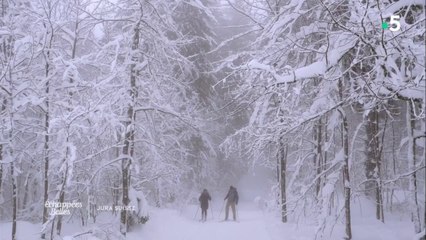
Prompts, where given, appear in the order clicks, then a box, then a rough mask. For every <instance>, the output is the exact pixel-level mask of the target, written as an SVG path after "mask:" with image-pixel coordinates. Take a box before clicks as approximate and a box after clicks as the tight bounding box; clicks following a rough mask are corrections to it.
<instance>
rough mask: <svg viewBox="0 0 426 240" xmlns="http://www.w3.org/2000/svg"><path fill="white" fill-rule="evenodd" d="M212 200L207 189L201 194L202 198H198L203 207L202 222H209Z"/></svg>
mask: <svg viewBox="0 0 426 240" xmlns="http://www.w3.org/2000/svg"><path fill="white" fill-rule="evenodd" d="M211 200H212V198H211V196H210V194H209V192H208V191H207V189H204V190H203V192H202V193H201V195H200V197H199V198H198V201H200V205H201V221H206V220H207V209H209V201H211Z"/></svg>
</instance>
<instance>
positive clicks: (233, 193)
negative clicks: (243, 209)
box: [224, 186, 238, 221]
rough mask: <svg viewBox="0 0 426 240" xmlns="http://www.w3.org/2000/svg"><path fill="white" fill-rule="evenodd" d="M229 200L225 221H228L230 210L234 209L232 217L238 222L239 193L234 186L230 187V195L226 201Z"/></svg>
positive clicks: (227, 195)
mask: <svg viewBox="0 0 426 240" xmlns="http://www.w3.org/2000/svg"><path fill="white" fill-rule="evenodd" d="M227 199H228V201H227V202H226V209H225V221H226V220H228V216H229V208H232V216H233V218H234V221H237V215H236V211H235V206H236V205H238V192H237V189H236V188H235V187H234V186H230V187H229V191H228V194H226V197H225V199H224V200H227Z"/></svg>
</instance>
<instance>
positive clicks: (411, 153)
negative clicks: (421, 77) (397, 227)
mask: <svg viewBox="0 0 426 240" xmlns="http://www.w3.org/2000/svg"><path fill="white" fill-rule="evenodd" d="M406 116H407V136H408V149H407V159H408V169H409V171H410V172H412V174H411V175H410V177H409V187H408V190H409V191H410V193H409V196H410V210H411V217H412V220H413V223H414V231H415V233H420V232H421V231H422V229H421V222H420V215H419V204H418V200H417V184H416V182H417V179H416V172H415V168H416V143H415V140H414V137H415V136H414V129H415V128H416V123H415V120H414V106H413V103H412V102H407V115H406Z"/></svg>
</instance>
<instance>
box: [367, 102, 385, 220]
mask: <svg viewBox="0 0 426 240" xmlns="http://www.w3.org/2000/svg"><path fill="white" fill-rule="evenodd" d="M379 118H380V117H379V111H378V109H377V107H374V108H373V109H371V111H370V112H369V113H368V115H367V124H366V135H367V139H366V157H367V158H366V162H365V175H366V177H367V183H366V184H365V188H366V189H365V190H366V193H367V195H368V196H370V197H372V198H374V199H375V202H376V219H377V220H380V221H382V222H384V217H383V216H384V213H383V196H382V189H381V179H380V177H381V176H380V174H381V167H382V166H381V144H382V143H381V141H380V136H379V134H380V129H379ZM383 134H384V133H383Z"/></svg>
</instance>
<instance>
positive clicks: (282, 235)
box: [0, 203, 414, 240]
mask: <svg viewBox="0 0 426 240" xmlns="http://www.w3.org/2000/svg"><path fill="white" fill-rule="evenodd" d="M221 206H222V205H221V203H218V204H214V205H213V206H212V209H213V211H211V209H209V212H208V215H209V216H208V221H207V222H204V223H203V222H200V221H199V219H200V212H199V211H198V213H197V210H196V209H197V208H196V206H188V207H186V208H185V209H183V210H181V211H178V210H172V209H151V212H150V220H149V221H148V222H147V223H146V224H145V225H144V226H142V227H138V228H137V229H134V231H132V232H131V233H129V234H128V237H127V239H129V240H140V239H144V240H200V239H202V240H283V239H285V240H313V239H314V238H315V229H316V226H314V225H310V224H303V223H299V224H297V223H294V222H293V223H286V224H284V223H281V222H280V219H279V216H276V215H273V214H271V213H267V212H264V211H262V210H259V209H258V208H256V207H255V204H251V203H245V204H241V205H240V206H239V211H238V217H239V221H238V222H234V221H227V222H222V220H223V218H224V212H223V211H222V213H221V215H220V216H219V213H220V209H221ZM354 208H356V206H355V207H354ZM353 212H354V217H353V240H373V239H374V240H411V239H413V236H414V235H413V234H412V232H413V230H412V224H411V223H410V222H409V221H408V220H407V219H405V218H401V217H396V216H392V215H388V216H387V218H388V221H387V222H386V223H385V224H383V223H381V222H379V221H376V220H375V219H374V216H369V215H367V216H365V215H362V214H361V212H360V211H357V210H356V209H354V211H353ZM368 212H371V211H368ZM195 213H197V216H196V217H195V218H194V216H195ZM212 213H213V215H212ZM116 220H117V219H115V220H111V219H110V218H107V217H106V216H103V217H102V218H100V219H98V221H97V224H96V226H90V227H89V228H80V227H78V226H77V225H78V224H77V222H74V223H68V224H65V229H64V232H63V233H64V234H63V235H64V236H71V235H75V234H78V233H83V232H85V231H87V230H89V229H95V230H94V231H95V232H97V233H98V234H97V236H100V237H99V238H95V237H90V236H89V235H88V234H86V235H82V236H80V237H76V238H70V237H64V240H65V239H66V240H68V239H74V240H98V239H102V240H104V239H117V238H118V229H116V230H117V231H116V230H114V227H112V226H117V225H116V224H114V221H116ZM111 221H112V222H111ZM18 227H19V231H18V232H19V234H18V240H33V239H34V240H36V239H38V231H39V229H40V225H39V224H31V223H28V222H19V224H18ZM102 233H103V235H102ZM343 236H344V228H343V225H342V224H341V223H337V224H336V226H335V227H334V231H333V234H332V235H331V236H329V237H326V239H330V240H338V239H339V240H341V239H343ZM9 239H10V223H2V224H0V240H9Z"/></svg>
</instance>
